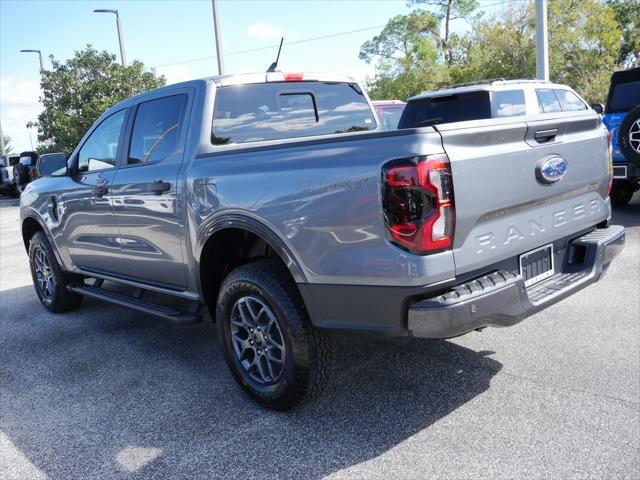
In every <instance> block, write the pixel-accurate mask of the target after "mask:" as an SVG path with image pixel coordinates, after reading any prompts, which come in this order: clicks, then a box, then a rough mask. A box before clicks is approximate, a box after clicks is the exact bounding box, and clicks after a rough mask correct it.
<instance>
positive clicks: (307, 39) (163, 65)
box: [150, 25, 384, 68]
mask: <svg viewBox="0 0 640 480" xmlns="http://www.w3.org/2000/svg"><path fill="white" fill-rule="evenodd" d="M383 27H384V25H376V26H375V27H365V28H358V29H356V30H349V31H347V32H338V33H332V34H329V35H322V36H320V37H312V38H305V39H302V40H296V41H293V42H284V44H283V45H298V44H300V43H306V42H315V41H317V40H324V39H327V38H333V37H340V36H343V35H351V34H353V33H358V32H366V31H368V30H376V29H379V28H383ZM278 46H279V44H274V45H269V46H266V47H258V48H250V49H247V50H236V51H235V52H229V53H225V54H224V56H225V57H229V56H231V55H242V54H245V53H251V52H259V51H261V50H271V49H273V48H278ZM213 58H216V57H215V55H209V56H206V57H199V58H191V59H189V60H182V61H178V62H171V63H162V64H159V65H152V66H151V67H150V68H160V67H168V66H171V65H182V64H184V63H192V62H201V61H204V60H211V59H213Z"/></svg>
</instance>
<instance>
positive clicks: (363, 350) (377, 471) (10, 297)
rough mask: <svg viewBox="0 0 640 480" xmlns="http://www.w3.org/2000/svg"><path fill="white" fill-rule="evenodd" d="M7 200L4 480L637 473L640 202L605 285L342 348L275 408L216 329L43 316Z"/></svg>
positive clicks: (1, 214)
mask: <svg viewBox="0 0 640 480" xmlns="http://www.w3.org/2000/svg"><path fill="white" fill-rule="evenodd" d="M16 205H17V201H16V200H8V199H3V200H0V262H1V263H0V265H1V276H0V319H1V320H0V326H1V328H0V478H2V479H3V480H8V479H38V478H47V477H48V478H56V479H57V478H77V479H89V478H101V479H102V478H242V479H246V478H261V479H270V478H304V479H316V478H325V477H329V478H363V479H364V478H366V479H370V478H381V479H382V478H384V479H387V478H402V479H407V478H451V479H467V478H516V477H517V478H545V479H546V478H563V479H566V478H598V479H603V478H612V479H621V478H633V479H637V478H640V434H639V432H640V329H639V323H640V317H639V312H640V274H639V272H640V194H639V195H636V197H635V198H634V200H633V202H632V204H631V205H629V206H628V207H625V208H622V209H619V210H617V211H615V214H614V222H616V223H622V224H624V225H625V226H626V227H627V232H628V236H627V246H626V248H625V250H624V251H623V253H622V255H621V256H620V257H618V258H617V259H616V261H615V262H614V264H613V265H612V267H611V268H610V270H609V273H608V275H607V276H606V277H605V278H604V279H603V280H602V281H601V282H600V283H598V284H596V285H592V286H590V287H589V288H587V289H585V290H583V291H581V292H579V293H578V294H576V295H574V296H573V297H571V298H570V299H568V300H567V301H565V302H562V303H560V304H558V305H555V306H554V307H551V308H550V309H548V310H545V311H543V312H542V313H540V314H538V315H536V316H534V317H532V318H530V319H528V320H526V321H525V322H523V323H521V324H519V325H517V326H515V327H513V328H509V329H487V330H485V331H484V332H482V333H472V334H469V335H466V336H464V337H460V338H458V339H455V340H449V341H429V340H421V339H397V340H393V341H385V340H382V339H366V340H365V339H359V338H357V337H345V338H339V339H337V343H338V348H339V352H340V353H339V356H338V361H337V362H336V363H337V365H336V372H335V375H334V379H333V381H332V383H331V384H330V386H329V387H328V389H327V391H326V392H325V394H324V395H323V396H322V397H321V398H320V399H319V400H317V401H315V402H313V403H311V404H308V405H305V406H304V407H302V408H299V409H297V410H295V411H292V412H289V413H284V414H282V413H273V412H270V411H266V410H263V409H261V408H259V407H257V406H256V405H255V404H254V403H252V402H251V401H249V400H248V399H247V398H246V397H245V396H244V395H243V393H242V392H241V391H240V389H239V388H238V387H237V386H236V384H235V383H234V382H233V380H232V378H231V376H230V374H228V372H227V369H226V366H225V364H224V361H223V359H222V355H221V352H220V349H219V347H218V345H217V344H216V340H215V334H214V329H213V327H212V325H210V324H208V323H204V324H200V325H197V326H193V327H178V326H173V325H171V324H168V323H166V322H163V321H159V320H156V319H154V318H152V317H147V316H144V315H141V314H139V313H135V312H131V311H128V310H126V309H124V308H121V307H117V306H112V305H107V304H103V303H99V302H97V301H93V300H91V299H87V300H85V303H84V304H83V306H82V307H81V308H80V309H79V310H77V311H75V312H72V313H70V314H66V315H63V316H57V315H52V314H49V313H47V312H46V311H45V310H44V308H42V307H41V306H40V304H39V303H38V300H37V298H36V296H35V293H34V291H33V287H32V286H31V278H30V275H29V271H28V263H27V256H26V254H25V251H24V247H23V245H22V240H21V238H20V236H19V225H18V208H17V206H16Z"/></svg>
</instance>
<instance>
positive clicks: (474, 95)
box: [398, 80, 589, 128]
mask: <svg viewBox="0 0 640 480" xmlns="http://www.w3.org/2000/svg"><path fill="white" fill-rule="evenodd" d="M588 108H589V106H588V105H587V103H586V102H585V101H584V100H583V99H582V98H581V97H580V96H579V95H578V94H577V93H576V92H575V91H573V90H572V89H571V88H569V87H567V86H566V85H560V84H555V83H551V82H546V81H543V80H494V81H490V82H486V83H481V84H474V85H462V86H457V87H453V88H447V89H442V90H434V91H430V92H423V93H421V94H420V95H416V96H415V97H411V98H409V99H408V100H407V106H406V107H405V109H404V112H403V114H402V118H401V119H400V123H399V125H398V128H414V127H422V126H428V125H437V124H441V123H453V122H464V121H469V120H485V119H488V118H500V117H516V116H524V115H527V116H533V115H541V114H542V115H544V114H548V113H562V112H575V111H578V110H587V109H588Z"/></svg>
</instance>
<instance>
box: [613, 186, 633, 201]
mask: <svg viewBox="0 0 640 480" xmlns="http://www.w3.org/2000/svg"><path fill="white" fill-rule="evenodd" d="M610 196H611V205H613V206H614V207H624V206H625V205H626V204H627V203H629V202H630V201H631V198H632V197H633V185H632V184H631V182H627V181H621V182H613V185H612V187H611V195H610Z"/></svg>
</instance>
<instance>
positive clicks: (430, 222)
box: [382, 154, 455, 255]
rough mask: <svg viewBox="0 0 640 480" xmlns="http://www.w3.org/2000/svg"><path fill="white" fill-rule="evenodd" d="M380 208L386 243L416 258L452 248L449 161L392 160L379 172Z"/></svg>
mask: <svg viewBox="0 0 640 480" xmlns="http://www.w3.org/2000/svg"><path fill="white" fill-rule="evenodd" d="M382 206H383V210H384V217H385V223H386V227H387V233H388V235H389V239H390V240H391V241H392V242H393V243H395V244H396V245H398V246H399V247H401V248H403V249H405V250H408V251H410V252H411V253H415V254H418V255H426V254H429V253H436V252H441V251H443V250H448V249H450V248H451V247H452V245H453V233H454V227H455V207H454V202H453V182H452V179H451V167H450V165H449V158H448V157H447V156H446V155H444V154H442V155H429V156H426V157H414V158H403V159H399V160H392V161H391V162H389V163H386V164H385V165H384V167H383V168H382Z"/></svg>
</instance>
